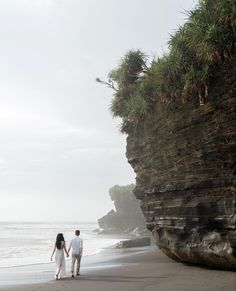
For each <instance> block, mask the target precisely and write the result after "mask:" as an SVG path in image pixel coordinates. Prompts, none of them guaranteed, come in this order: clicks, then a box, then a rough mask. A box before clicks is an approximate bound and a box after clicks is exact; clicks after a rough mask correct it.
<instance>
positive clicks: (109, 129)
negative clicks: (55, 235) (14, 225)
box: [0, 0, 197, 222]
mask: <svg viewBox="0 0 236 291" xmlns="http://www.w3.org/2000/svg"><path fill="white" fill-rule="evenodd" d="M196 3H197V1H196V0H176V1H174V2H173V1H172V0H166V1H156V0H149V1H148V2H147V1H144V0H128V1H127V0H126V1H125V0H121V1H115V0H100V1H93V0H87V1H84V0H67V1H66V0H45V1H42V0H21V1H17V0H2V1H1V2H0V24H1V25H0V35H1V39H2V43H1V48H0V62H1V66H0V82H1V87H0V88H1V89H0V90H1V95H0V136H1V143H0V193H1V203H0V221H27V222H28V221H32V222H33V221H40V222H44V221H45V222H47V221H55V222H56V221H66V222H67V221H84V222H90V221H91V222H94V221H96V220H97V218H99V217H101V216H103V215H105V214H106V213H107V212H108V211H109V210H110V209H111V208H113V203H112V201H111V200H110V198H109V195H108V189H109V188H110V187H112V186H113V185H115V184H119V185H126V184H130V183H134V182H135V175H134V173H133V170H132V168H131V167H130V166H129V164H128V162H127V160H126V157H125V145H126V141H125V139H126V136H125V135H121V134H120V133H119V130H118V125H119V121H118V120H115V119H113V118H112V116H111V114H110V112H109V110H108V108H109V104H110V102H111V98H112V94H113V92H112V91H111V90H109V89H108V88H106V87H105V86H102V85H101V84H99V83H97V82H95V79H96V77H100V78H101V79H106V76H107V74H108V73H109V71H110V70H111V69H113V68H114V67H115V66H117V64H118V63H119V60H120V58H121V57H122V56H123V55H124V54H125V53H126V52H127V51H128V50H130V49H140V50H142V51H143V52H145V53H146V54H147V55H149V56H151V57H153V56H154V55H161V54H163V52H165V51H167V41H168V39H169V34H171V33H173V32H174V31H175V30H176V29H177V28H178V26H179V25H180V24H182V23H183V22H184V21H185V19H186V15H185V14H184V13H183V12H184V10H189V9H191V8H193V7H194V6H195V5H196Z"/></svg>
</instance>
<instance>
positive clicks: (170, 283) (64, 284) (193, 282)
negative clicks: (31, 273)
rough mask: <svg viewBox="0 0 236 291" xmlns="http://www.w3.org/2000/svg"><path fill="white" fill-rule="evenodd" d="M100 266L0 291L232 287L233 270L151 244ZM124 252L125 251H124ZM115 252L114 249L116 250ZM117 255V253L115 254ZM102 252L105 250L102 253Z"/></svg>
mask: <svg viewBox="0 0 236 291" xmlns="http://www.w3.org/2000/svg"><path fill="white" fill-rule="evenodd" d="M118 252H120V254H121V256H120V258H119V256H116V258H113V259H112V262H111V261H110V259H111V257H110V259H108V261H107V263H105V264H104V268H100V267H97V268H90V269H87V270H84V271H83V266H82V270H81V276H80V277H76V278H73V279H72V278H70V277H67V278H64V279H61V280H58V281H55V280H51V281H50V282H48V283H38V284H29V285H18V286H7V287H2V288H1V289H0V290H1V291H38V290H40V291H64V290H67V291H76V290H80V291H93V290H94V291H95V290H96V291H105V290H107V291H118V290H119V291H120V290H125V291H137V290H145V291H154V290H155V291H157V290H160V291H172V290H173V291H195V290H196V291H203V290H204V291H213V290H214V291H220V290H224V291H235V290H236V275H235V273H234V272H227V271H220V270H211V269H206V268H202V267H197V266H189V265H185V264H181V263H176V262H174V261H172V260H170V259H169V258H168V257H166V256H165V255H164V254H162V253H161V252H160V251H159V250H156V248H155V247H150V248H144V249H140V250H137V251H134V250H132V251H131V252H129V251H128V252H127V250H125V251H124V250H119V251H118ZM124 252H125V255H124ZM117 254H118V253H117ZM118 255H119V254H118ZM104 256H106V254H105V253H104Z"/></svg>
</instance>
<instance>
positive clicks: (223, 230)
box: [127, 58, 236, 269]
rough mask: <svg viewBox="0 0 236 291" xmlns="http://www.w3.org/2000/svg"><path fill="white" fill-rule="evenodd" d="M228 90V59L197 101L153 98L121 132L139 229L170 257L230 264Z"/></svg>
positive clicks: (234, 236)
mask: <svg viewBox="0 0 236 291" xmlns="http://www.w3.org/2000/svg"><path fill="white" fill-rule="evenodd" d="M235 95H236V62H235V58H233V59H232V60H231V61H230V62H228V63H225V64H224V65H222V66H221V68H220V69H219V70H218V72H217V73H216V74H215V75H214V76H213V77H212V80H211V84H210V86H209V94H208V97H207V100H206V102H205V104H204V105H203V106H199V104H198V103H197V98H192V101H191V100H190V101H189V102H187V103H185V104H180V103H178V102H177V101H176V102H172V103H171V104H163V103H158V104H156V107H155V109H154V110H153V112H150V114H149V116H148V117H147V118H145V120H144V121H143V122H142V124H141V123H140V124H139V125H138V127H137V128H136V129H135V130H133V131H132V132H131V133H130V134H129V135H128V137H127V158H128V161H129V163H130V164H131V166H132V167H133V169H134V171H135V173H136V176H137V177H136V181H137V186H136V188H135V191H134V192H135V195H136V196H137V198H139V199H141V207H142V210H143V213H144V215H145V217H146V222H147V228H148V229H149V230H151V231H152V233H153V235H154V238H155V241H156V244H157V245H158V246H159V248H160V249H161V250H162V251H163V252H164V253H165V254H167V255H168V256H169V257H171V258H173V259H175V260H177V261H183V262H190V263H196V264H206V265H208V266H212V267H217V268H223V269H236V188H235V184H236V178H235V174H236V169H235V168H236V167H235V166H236V162H235V161H236V159H235V158H236V133H235V128H236V98H235ZM195 100H196V101H195Z"/></svg>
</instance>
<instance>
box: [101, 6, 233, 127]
mask: <svg viewBox="0 0 236 291" xmlns="http://www.w3.org/2000/svg"><path fill="white" fill-rule="evenodd" d="M187 15H188V20H187V21H186V23H185V24H184V25H183V26H181V27H180V28H179V29H178V30H177V31H176V33H175V34H174V35H173V36H171V38H170V41H169V53H168V54H166V55H164V56H163V57H161V58H157V59H154V60H153V61H152V62H151V63H150V65H149V66H148V65H147V61H148V59H147V57H146V55H145V54H144V53H142V52H141V51H140V50H137V51H134V50H131V51H129V52H128V53H127V54H126V55H125V56H124V58H123V59H121V62H120V64H119V66H118V67H117V68H116V69H114V70H113V71H111V72H110V74H109V80H108V82H103V81H101V80H100V79H97V81H99V82H102V83H104V84H106V85H108V86H109V87H111V88H113V89H114V90H115V94H114V98H113V100H112V102H111V107H110V109H111V111H112V114H113V116H115V117H121V118H122V125H121V131H122V132H126V133H129V132H130V130H132V129H133V128H134V127H135V126H137V124H139V122H140V121H142V120H143V119H144V118H145V116H146V115H147V114H148V113H149V112H150V111H151V110H152V108H153V107H154V105H155V103H157V102H172V101H173V100H175V99H180V100H181V102H183V103H184V102H187V101H188V100H189V99H190V98H198V100H199V104H200V105H203V104H204V102H205V100H206V98H207V95H208V84H209V82H210V79H211V77H212V76H213V75H214V71H215V70H216V69H217V66H219V65H220V64H221V63H222V62H223V61H224V60H225V59H229V58H233V55H234V53H235V45H236V5H235V0H200V1H199V4H198V6H197V7H196V8H195V9H194V10H192V11H189V12H188V13H187Z"/></svg>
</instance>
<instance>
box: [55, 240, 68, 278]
mask: <svg viewBox="0 0 236 291" xmlns="http://www.w3.org/2000/svg"><path fill="white" fill-rule="evenodd" d="M64 246H65V242H63V241H62V242H61V248H60V249H58V248H56V254H55V262H56V274H58V272H59V269H60V272H59V274H58V278H59V279H60V278H62V277H64V276H65V266H66V264H65V255H64Z"/></svg>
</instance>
